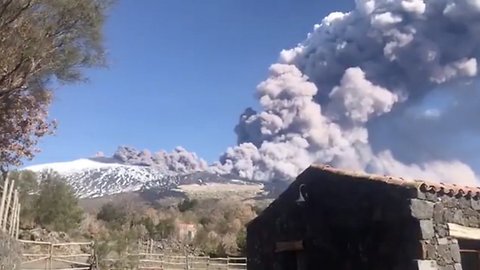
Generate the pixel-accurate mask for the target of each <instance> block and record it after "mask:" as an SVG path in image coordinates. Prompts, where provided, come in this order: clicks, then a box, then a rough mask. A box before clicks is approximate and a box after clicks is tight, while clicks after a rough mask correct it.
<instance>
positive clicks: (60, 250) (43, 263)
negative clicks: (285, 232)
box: [19, 240, 96, 270]
mask: <svg viewBox="0 0 480 270" xmlns="http://www.w3.org/2000/svg"><path fill="white" fill-rule="evenodd" d="M19 243H20V244H22V245H23V250H24V253H23V254H22V267H21V269H22V270H89V269H95V268H93V266H94V265H95V264H96V262H95V253H94V243H93V242H77V243H73V242H71V243H57V244H54V243H51V242H39V241H28V240H19ZM25 252H29V253H25Z"/></svg>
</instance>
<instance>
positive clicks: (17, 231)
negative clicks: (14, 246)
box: [15, 203, 22, 239]
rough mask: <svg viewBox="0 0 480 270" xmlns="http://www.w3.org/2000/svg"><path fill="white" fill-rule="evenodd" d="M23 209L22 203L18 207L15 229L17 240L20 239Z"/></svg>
mask: <svg viewBox="0 0 480 270" xmlns="http://www.w3.org/2000/svg"><path fill="white" fill-rule="evenodd" d="M21 209H22V204H21V203H18V207H17V224H16V225H17V226H16V228H15V239H18V234H19V232H20V211H21Z"/></svg>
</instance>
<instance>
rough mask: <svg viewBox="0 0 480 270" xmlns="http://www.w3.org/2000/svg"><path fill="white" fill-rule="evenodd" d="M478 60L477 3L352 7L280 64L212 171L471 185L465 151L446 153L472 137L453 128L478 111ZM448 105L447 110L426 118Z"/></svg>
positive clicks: (457, 0) (362, 2)
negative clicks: (344, 174)
mask: <svg viewBox="0 0 480 270" xmlns="http://www.w3.org/2000/svg"><path fill="white" fill-rule="evenodd" d="M479 56H480V1H479V0H434V1H432V0H430V1H428V0H357V1H356V8H355V10H353V11H351V12H349V13H339V12H336V13H332V14H330V15H329V16H327V17H326V18H324V19H323V20H322V22H321V23H320V24H319V25H316V26H315V27H314V31H313V32H312V33H310V34H309V35H308V37H307V39H306V40H305V41H303V42H302V43H300V44H299V45H298V46H297V47H295V48H293V49H290V50H285V51H283V52H282V53H281V55H280V59H279V61H278V63H276V64H273V65H272V66H271V67H270V76H269V77H268V78H267V79H266V80H265V81H264V82H262V83H260V84H259V86H258V89H257V90H258V97H259V102H260V105H261V107H262V110H261V111H259V112H256V111H254V110H252V109H247V110H246V111H245V113H244V114H243V115H242V116H241V118H240V122H239V124H238V125H237V127H236V129H235V131H236V133H237V135H238V145H237V146H235V147H232V148H230V149H228V150H227V151H226V152H225V154H224V155H223V156H222V157H221V159H220V162H219V163H218V164H216V165H215V166H214V169H215V170H217V171H220V172H233V173H237V174H239V175H240V176H243V177H248V178H254V179H259V180H268V179H272V178H277V179H290V178H293V177H295V176H296V175H297V174H298V173H299V172H300V171H301V170H303V169H304V168H306V167H307V166H308V165H309V164H310V163H313V162H321V163H326V164H330V165H333V166H336V167H340V168H346V169H354V170H365V171H368V172H376V173H382V174H394V175H400V176H405V177H418V178H424V179H432V180H442V181H453V182H457V183H458V182H462V183H466V184H475V182H476V179H477V176H476V174H475V173H474V171H473V170H472V168H471V167H470V166H469V165H467V164H466V163H462V162H461V161H460V160H464V158H465V157H466V155H467V152H468V151H467V149H463V150H458V151H456V150H455V149H454V147H445V144H446V143H451V142H453V141H452V138H460V135H462V136H463V135H464V136H467V137H468V134H467V135H465V133H464V130H469V131H471V132H470V133H469V134H470V135H472V134H473V133H472V132H478V131H479V129H480V127H479V126H478V125H476V124H475V121H469V120H466V121H463V123H464V124H465V125H466V126H469V127H466V126H461V125H460V124H458V123H455V122H462V121H461V120H459V119H470V120H473V116H472V113H473V115H478V114H476V113H478V112H480V106H478V105H477V104H480V103H478V102H477V103H474V102H475V101H480V99H478V98H474V99H473V100H472V99H471V98H469V97H473V96H475V95H478V94H475V91H477V90H476V87H472V86H474V85H475V80H476V78H477V77H478V70H477V69H478V63H477V59H478V57H479ZM472 83H473V84H472ZM455 91H459V92H462V93H467V94H458V96H457V97H455V96H456V94H451V93H452V92H455ZM448 95H451V96H452V97H454V98H451V97H450V98H446V99H445V100H448V101H452V100H455V103H454V104H453V105H452V104H450V105H448V104H447V105H446V106H443V107H440V108H433V109H432V108H427V107H428V106H427V105H428V104H429V103H430V105H432V104H433V105H438V104H440V102H439V101H436V102H434V99H433V97H435V96H437V97H438V96H440V97H442V96H443V97H448ZM432 100H433V101H432ZM426 106H427V107H426ZM464 106H466V107H467V108H465V109H461V108H463V107H464ZM424 107H425V108H424ZM444 121H449V122H444ZM472 126H474V127H472ZM450 127H454V128H450ZM398 129H401V131H402V132H399V131H398ZM436 131H439V132H442V133H441V134H437V133H436ZM462 132H463V133H462ZM476 134H478V133H476ZM437 135H438V136H437ZM371 138H374V139H371ZM407 138H408V140H407ZM462 138H464V137H462ZM424 145H425V147H424ZM443 148H445V149H443ZM432 149H434V150H435V151H433V152H435V153H433V154H432ZM464 150H465V151H464ZM462 151H463V152H462Z"/></svg>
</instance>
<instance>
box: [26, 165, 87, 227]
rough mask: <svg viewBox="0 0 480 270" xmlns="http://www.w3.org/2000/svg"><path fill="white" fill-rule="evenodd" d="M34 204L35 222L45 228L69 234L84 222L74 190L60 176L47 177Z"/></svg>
mask: <svg viewBox="0 0 480 270" xmlns="http://www.w3.org/2000/svg"><path fill="white" fill-rule="evenodd" d="M34 202H35V205H34V209H35V221H36V223H37V224H40V225H41V226H42V227H44V228H49V229H52V230H55V231H64V232H68V231H70V230H72V229H75V228H78V226H79V225H80V222H81V221H82V216H83V211H82V209H81V208H80V207H79V206H78V200H77V198H76V197H75V194H74V192H73V190H72V189H71V187H70V186H69V185H67V184H66V183H65V181H64V180H63V179H62V178H61V177H60V176H58V174H54V173H50V174H48V175H47V176H46V178H45V179H44V180H43V181H42V182H41V184H40V190H39V193H38V196H37V197H36V199H35V201H34Z"/></svg>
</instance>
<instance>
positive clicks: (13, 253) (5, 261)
mask: <svg viewBox="0 0 480 270" xmlns="http://www.w3.org/2000/svg"><path fill="white" fill-rule="evenodd" d="M20 262H21V251H20V248H19V246H18V244H17V243H16V241H15V240H13V239H12V238H11V237H10V236H8V235H6V234H4V233H1V232H0V270H18V269H20Z"/></svg>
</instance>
